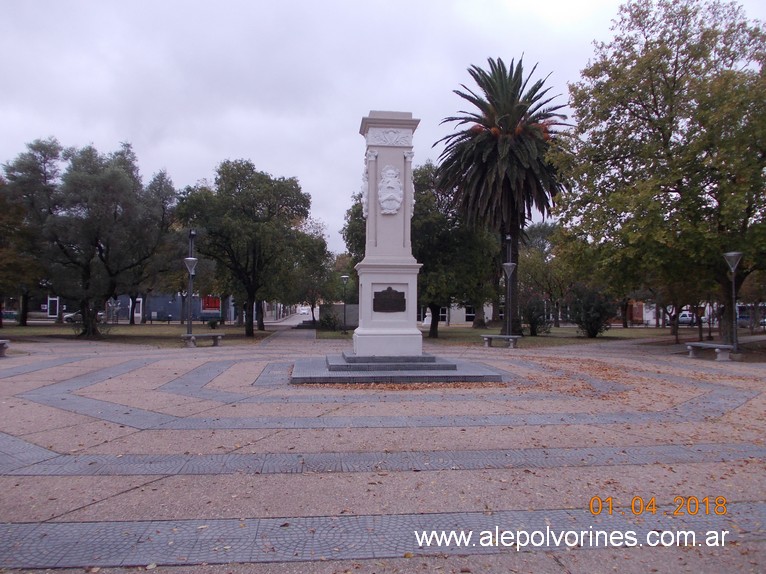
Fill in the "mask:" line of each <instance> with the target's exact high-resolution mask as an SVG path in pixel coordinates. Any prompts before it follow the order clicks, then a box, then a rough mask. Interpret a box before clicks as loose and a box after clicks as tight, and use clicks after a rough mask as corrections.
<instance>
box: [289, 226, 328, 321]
mask: <svg viewBox="0 0 766 574" xmlns="http://www.w3.org/2000/svg"><path fill="white" fill-rule="evenodd" d="M294 239H295V245H294V249H292V250H290V255H291V257H289V258H285V259H283V262H284V263H285V264H286V265H285V279H284V280H283V281H281V283H282V286H281V288H280V293H282V294H285V295H287V297H286V298H285V295H282V296H280V297H279V299H280V300H281V301H282V302H283V303H288V304H289V303H305V304H307V305H308V306H309V307H310V308H311V320H312V321H313V322H314V323H316V317H315V315H314V311H315V309H318V308H319V303H320V302H322V301H331V300H333V299H335V298H336V295H337V293H338V288H337V285H336V275H335V273H333V264H334V257H333V254H332V253H330V251H329V249H328V248H327V239H326V237H325V229H324V226H323V225H322V224H321V223H319V222H318V221H314V220H308V221H307V222H306V223H305V224H304V225H303V227H302V228H301V229H299V230H297V233H296V234H295V236H294Z"/></svg>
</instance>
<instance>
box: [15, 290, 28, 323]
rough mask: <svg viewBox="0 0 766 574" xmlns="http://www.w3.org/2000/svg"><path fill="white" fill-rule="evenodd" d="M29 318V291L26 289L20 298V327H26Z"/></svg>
mask: <svg viewBox="0 0 766 574" xmlns="http://www.w3.org/2000/svg"><path fill="white" fill-rule="evenodd" d="M28 319H29V291H28V290H26V289H24V290H23V291H22V292H21V297H20V298H19V318H18V320H19V327H26V326H27V320H28Z"/></svg>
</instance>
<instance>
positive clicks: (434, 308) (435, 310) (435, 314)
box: [428, 303, 441, 339]
mask: <svg viewBox="0 0 766 574" xmlns="http://www.w3.org/2000/svg"><path fill="white" fill-rule="evenodd" d="M428 309H429V310H430V311H431V327H430V328H429V329H428V338H429V339H438V338H439V311H440V310H441V307H440V306H439V305H437V304H436V303H429V304H428Z"/></svg>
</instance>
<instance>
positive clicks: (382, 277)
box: [354, 111, 423, 357]
mask: <svg viewBox="0 0 766 574" xmlns="http://www.w3.org/2000/svg"><path fill="white" fill-rule="evenodd" d="M419 123H420V120H417V119H413V118H412V114H411V113H409V112H379V111H371V112H370V115H369V116H367V117H365V118H362V125H361V127H360V129H359V133H361V134H362V135H363V136H364V138H365V140H366V142H367V150H366V154H365V170H364V176H363V186H362V202H363V204H362V210H363V213H364V217H365V218H366V220H367V243H366V245H365V257H364V259H363V260H362V261H361V262H360V263H359V264H358V265H357V266H356V270H357V272H358V274H359V327H358V328H357V329H356V331H354V354H355V355H357V356H358V357H398V356H416V355H422V353H423V337H422V335H421V333H420V330H419V329H418V328H417V295H418V284H417V276H418V272H419V270H420V264H419V263H418V262H417V261H415V258H414V257H413V256H412V244H411V241H410V223H411V222H410V220H411V218H412V212H413V208H414V203H415V196H414V193H415V190H414V187H413V184H412V155H413V154H412V135H413V133H414V132H415V129H416V128H417V126H418V124H419Z"/></svg>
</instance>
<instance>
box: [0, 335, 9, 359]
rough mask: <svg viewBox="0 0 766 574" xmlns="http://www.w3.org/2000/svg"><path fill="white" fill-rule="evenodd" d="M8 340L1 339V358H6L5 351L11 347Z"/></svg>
mask: <svg viewBox="0 0 766 574" xmlns="http://www.w3.org/2000/svg"><path fill="white" fill-rule="evenodd" d="M10 344H11V342H10V341H9V340H8V339H0V357H5V350H6V349H7V348H8V347H9V346H10Z"/></svg>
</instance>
